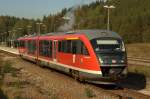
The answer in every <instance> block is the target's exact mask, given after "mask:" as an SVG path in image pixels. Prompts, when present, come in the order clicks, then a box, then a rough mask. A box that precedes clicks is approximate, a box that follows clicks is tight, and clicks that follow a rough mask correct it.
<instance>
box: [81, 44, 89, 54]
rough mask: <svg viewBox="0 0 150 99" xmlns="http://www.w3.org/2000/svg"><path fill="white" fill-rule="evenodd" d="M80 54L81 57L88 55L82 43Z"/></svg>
mask: <svg viewBox="0 0 150 99" xmlns="http://www.w3.org/2000/svg"><path fill="white" fill-rule="evenodd" d="M81 53H82V54H83V55H89V52H88V50H87V48H86V46H85V45H84V44H83V43H82V47H81Z"/></svg>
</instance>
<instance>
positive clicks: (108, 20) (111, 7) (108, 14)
mask: <svg viewBox="0 0 150 99" xmlns="http://www.w3.org/2000/svg"><path fill="white" fill-rule="evenodd" d="M104 8H107V30H108V31H109V29H110V26H109V24H110V19H109V18H110V11H109V10H110V9H113V8H115V6H113V5H110V6H108V5H105V6H104Z"/></svg>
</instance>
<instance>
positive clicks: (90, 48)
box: [18, 30, 127, 83]
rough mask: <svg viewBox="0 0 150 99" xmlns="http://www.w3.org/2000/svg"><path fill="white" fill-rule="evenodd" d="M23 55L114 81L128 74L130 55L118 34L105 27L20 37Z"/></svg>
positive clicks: (80, 74)
mask: <svg viewBox="0 0 150 99" xmlns="http://www.w3.org/2000/svg"><path fill="white" fill-rule="evenodd" d="M18 41H19V47H18V49H19V53H20V55H21V57H22V58H25V59H28V60H31V61H33V62H37V63H38V64H40V65H43V66H48V67H50V68H54V69H57V70H60V71H63V72H65V73H68V74H71V75H72V76H74V77H75V78H76V79H80V80H88V81H91V82H94V83H101V82H103V83H115V82H116V81H118V80H120V79H121V78H123V77H124V76H126V74H127V59H126V51H125V48H124V44H123V41H122V39H121V37H120V36H119V35H117V34H116V33H114V32H110V31H109V32H108V31H105V30H79V31H74V32H70V33H69V32H68V33H49V34H45V35H41V36H28V37H22V38H19V39H18Z"/></svg>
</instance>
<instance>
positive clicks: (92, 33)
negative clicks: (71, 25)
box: [21, 29, 122, 40]
mask: <svg viewBox="0 0 150 99" xmlns="http://www.w3.org/2000/svg"><path fill="white" fill-rule="evenodd" d="M70 34H71V35H72V34H84V35H86V36H87V37H88V39H89V40H92V39H94V38H101V37H112V38H119V39H122V38H121V37H120V36H119V35H118V34H117V33H116V32H113V31H108V30H99V29H95V30H93V29H91V30H75V31H69V32H54V33H47V34H42V35H40V36H63V35H70ZM32 37H36V35H35V34H34V35H29V36H24V37H21V38H32Z"/></svg>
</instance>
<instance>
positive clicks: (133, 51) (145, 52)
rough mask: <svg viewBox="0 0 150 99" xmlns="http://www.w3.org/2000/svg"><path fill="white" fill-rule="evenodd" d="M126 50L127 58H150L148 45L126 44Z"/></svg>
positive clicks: (149, 44)
mask: <svg viewBox="0 0 150 99" xmlns="http://www.w3.org/2000/svg"><path fill="white" fill-rule="evenodd" d="M126 48H127V54H128V56H133V57H143V58H144V57H146V58H150V43H145V44H141V43H137V44H127V45H126Z"/></svg>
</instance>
